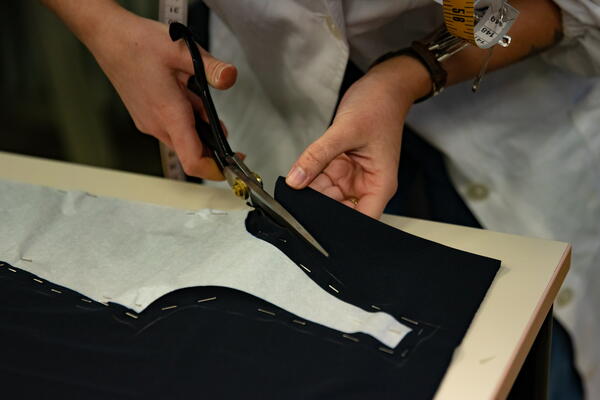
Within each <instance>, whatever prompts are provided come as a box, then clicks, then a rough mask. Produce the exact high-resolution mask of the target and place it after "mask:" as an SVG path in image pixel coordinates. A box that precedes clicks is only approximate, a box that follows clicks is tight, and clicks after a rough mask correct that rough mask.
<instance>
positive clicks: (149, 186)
mask: <svg viewBox="0 0 600 400" xmlns="http://www.w3.org/2000/svg"><path fill="white" fill-rule="evenodd" d="M0 179H7V180H12V181H18V182H26V183H32V184H38V185H44V186H50V187H54V188H58V189H65V190H82V191H87V192H90V193H93V194H96V195H100V196H109V197H117V198H121V199H127V200H135V201H144V202H148V203H154V204H160V205H166V206H171V207H175V208H182V209H198V208H217V209H223V210H227V209H234V208H243V207H245V206H244V205H243V203H242V202H241V201H240V200H239V199H237V198H235V197H234V196H233V194H231V193H230V191H228V190H223V189H218V188H213V187H207V186H202V185H197V184H191V183H185V182H176V181H170V180H167V179H163V178H157V177H150V176H145V175H139V174H132V173H127V172H120V171H113V170H107V169H101V168H94V167H89V166H82V165H76V164H70V163H64V162H57V161H51V160H45V159H39V158H33V157H27V156H21V155H16V154H11V153H4V152H0ZM382 220H383V221H384V222H386V223H387V224H389V225H392V226H395V227H397V228H399V229H402V230H404V231H406V232H409V233H412V234H414V235H417V236H421V237H423V238H427V239H430V240H434V241H436V242H439V243H442V244H445V245H447V246H451V247H455V248H457V249H461V250H465V251H469V252H472V253H476V254H481V255H485V256H488V257H493V258H496V259H500V260H502V266H501V269H500V271H499V272H498V275H497V277H496V279H495V281H494V283H493V284H492V287H491V288H490V291H489V292H488V294H487V296H486V298H485V300H484V301H483V303H482V305H481V307H480V309H479V311H478V313H477V315H476V316H475V319H474V320H473V323H472V325H471V327H470V328H469V331H468V332H467V334H466V336H465V338H464V341H463V343H462V344H461V346H460V347H459V348H458V349H457V350H456V353H455V354H454V358H453V361H452V364H451V365H450V368H449V369H448V372H447V373H446V376H445V377H444V380H443V382H442V384H441V385H440V388H439V390H438V392H437V395H436V397H435V398H436V399H451V400H455V399H456V400H458V399H460V400H467V399H476V400H481V399H496V398H499V399H502V398H505V397H506V396H507V394H508V392H509V391H510V388H511V387H512V384H513V382H514V380H515V378H516V376H517V374H518V372H519V370H520V367H521V365H522V364H523V361H524V360H525V357H526V356H527V353H528V351H529V348H530V347H531V344H532V343H533V340H534V339H535V336H536V335H537V332H538V330H539V328H540V326H541V324H542V322H543V320H544V318H545V316H546V314H547V313H548V310H549V309H550V307H551V305H552V302H553V301H554V298H555V297H556V295H557V292H558V289H559V288H560V285H561V284H562V282H563V280H564V277H565V275H566V273H567V271H568V269H569V263H570V256H571V247H570V246H569V245H568V244H567V243H561V242H555V241H550V240H542V239H535V238H527V237H522V236H516V235H508V234H503V233H497V232H492V231H487V230H481V229H473V228H465V227H460V226H455V225H448V224H441V223H435V222H429V221H423V220H417V219H411V218H403V217H396V216H390V215H384V217H383V218H382Z"/></svg>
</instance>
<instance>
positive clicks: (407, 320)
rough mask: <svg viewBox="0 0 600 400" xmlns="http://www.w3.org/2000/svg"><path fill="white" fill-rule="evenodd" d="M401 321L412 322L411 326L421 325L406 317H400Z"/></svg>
mask: <svg viewBox="0 0 600 400" xmlns="http://www.w3.org/2000/svg"><path fill="white" fill-rule="evenodd" d="M400 319H403V320H405V321H406V322H410V323H411V324H413V325H419V323H418V322H417V321H415V320H413V319H410V318H406V317H400Z"/></svg>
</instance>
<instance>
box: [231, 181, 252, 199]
mask: <svg viewBox="0 0 600 400" xmlns="http://www.w3.org/2000/svg"><path fill="white" fill-rule="evenodd" d="M231 189H232V190H233V193H234V194H235V195H236V196H237V197H240V198H242V199H244V200H245V199H247V198H248V196H249V195H250V189H248V185H246V183H245V182H244V181H242V180H241V179H240V178H236V179H235V181H234V182H233V185H232V186H231Z"/></svg>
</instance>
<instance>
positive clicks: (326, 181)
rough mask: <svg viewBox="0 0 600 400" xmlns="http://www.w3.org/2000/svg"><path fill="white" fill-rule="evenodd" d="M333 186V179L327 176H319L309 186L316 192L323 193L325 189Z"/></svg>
mask: <svg viewBox="0 0 600 400" xmlns="http://www.w3.org/2000/svg"><path fill="white" fill-rule="evenodd" d="M331 185H333V183H332V182H331V179H330V178H329V177H328V176H327V175H325V174H319V175H318V176H317V177H316V178H315V179H314V180H313V181H312V182H311V184H310V185H309V187H310V188H311V189H314V190H316V191H317V192H322V191H323V190H325V188H328V187H330V186H331Z"/></svg>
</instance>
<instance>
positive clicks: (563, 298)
mask: <svg viewBox="0 0 600 400" xmlns="http://www.w3.org/2000/svg"><path fill="white" fill-rule="evenodd" d="M572 300H573V289H571V288H568V287H566V288H562V289H561V290H560V292H558V297H557V298H556V304H557V305H558V306H559V307H565V306H568V305H569V304H570V303H571V301H572Z"/></svg>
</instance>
